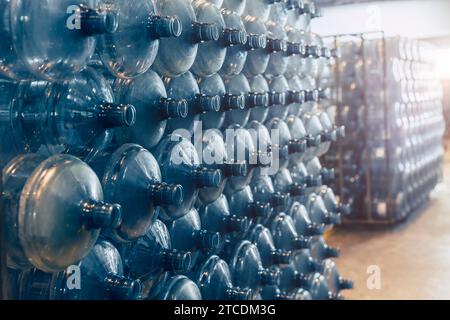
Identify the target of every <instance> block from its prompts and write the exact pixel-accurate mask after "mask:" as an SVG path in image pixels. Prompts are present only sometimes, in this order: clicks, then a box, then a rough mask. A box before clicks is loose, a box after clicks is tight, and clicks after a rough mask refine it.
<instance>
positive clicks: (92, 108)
mask: <svg viewBox="0 0 450 320" xmlns="http://www.w3.org/2000/svg"><path fill="white" fill-rule="evenodd" d="M25 87H26V88H25V90H24V91H23V92H22V96H21V100H20V101H21V103H14V104H13V105H11V106H10V107H8V105H5V106H2V107H3V108H6V109H9V108H12V109H11V110H10V111H9V112H10V114H11V116H12V117H13V118H12V119H10V121H11V125H12V129H13V130H16V131H15V133H14V134H15V136H16V137H17V138H16V139H17V140H16V145H17V148H18V149H21V150H23V151H27V152H30V151H31V152H36V151H38V150H39V151H40V152H44V153H46V154H50V155H52V154H58V153H70V154H72V155H76V156H78V157H80V158H82V159H83V160H86V159H88V158H89V157H91V156H93V155H95V153H96V152H98V150H101V149H102V148H104V147H105V146H107V145H108V144H109V142H110V139H111V138H110V136H111V134H110V132H109V130H112V129H114V128H118V127H130V126H132V125H133V124H134V123H135V118H136V110H135V108H134V107H133V106H132V105H129V104H126V105H123V104H116V103H114V98H113V93H112V90H111V88H110V87H109V85H108V84H107V82H106V80H105V79H104V78H103V77H101V76H100V75H98V74H97V73H96V72H94V71H93V70H92V69H87V70H85V71H83V72H81V73H79V74H78V75H77V76H75V77H74V78H73V79H72V80H70V81H66V82H62V83H55V84H52V83H43V82H35V83H30V84H26V85H25ZM19 152H20V150H19Z"/></svg>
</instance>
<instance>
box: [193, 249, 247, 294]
mask: <svg viewBox="0 0 450 320" xmlns="http://www.w3.org/2000/svg"><path fill="white" fill-rule="evenodd" d="M195 279H196V281H197V284H198V286H199V288H200V290H201V293H202V296H203V299H205V300H252V297H253V294H252V291H251V290H249V289H240V288H238V287H234V286H233V283H232V280H231V274H230V268H229V267H228V264H227V263H226V262H225V261H224V260H222V259H220V258H219V257H218V256H211V257H209V259H208V260H207V261H206V262H205V263H204V265H203V266H202V267H201V269H200V271H199V273H198V275H196V278H195Z"/></svg>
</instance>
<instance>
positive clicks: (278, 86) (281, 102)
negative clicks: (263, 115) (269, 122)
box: [268, 76, 290, 120]
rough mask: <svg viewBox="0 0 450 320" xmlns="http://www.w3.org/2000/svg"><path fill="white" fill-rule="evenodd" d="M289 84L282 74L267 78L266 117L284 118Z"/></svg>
mask: <svg viewBox="0 0 450 320" xmlns="http://www.w3.org/2000/svg"><path fill="white" fill-rule="evenodd" d="M289 89H290V88H289V84H288V82H287V80H286V78H285V77H284V76H277V77H274V78H272V79H271V80H269V115H268V119H272V118H279V119H281V120H284V119H286V117H287V115H288V112H289V109H288V100H287V98H288V95H289Z"/></svg>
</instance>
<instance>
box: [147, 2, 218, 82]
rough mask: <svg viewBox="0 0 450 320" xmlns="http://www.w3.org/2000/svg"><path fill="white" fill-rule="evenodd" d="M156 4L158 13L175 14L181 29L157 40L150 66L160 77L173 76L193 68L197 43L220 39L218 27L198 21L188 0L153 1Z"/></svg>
mask: <svg viewBox="0 0 450 320" xmlns="http://www.w3.org/2000/svg"><path fill="white" fill-rule="evenodd" d="M155 4H156V7H157V9H158V11H159V13H160V14H161V15H164V16H174V17H177V18H178V19H179V20H180V22H181V25H182V27H181V28H182V30H183V31H182V32H181V35H180V36H179V37H177V38H165V39H161V40H160V43H159V51H158V55H157V56H156V59H155V62H154V64H153V67H152V68H153V69H154V70H155V71H156V72H158V73H159V74H160V75H161V76H166V77H176V76H179V75H181V74H183V73H185V72H187V71H188V70H189V69H190V68H191V67H192V65H193V64H194V61H195V58H196V56H197V51H198V44H199V43H201V42H206V41H216V40H218V39H219V36H220V33H219V26H218V25H216V24H215V23H202V22H198V21H197V17H196V15H195V11H194V8H193V7H192V3H191V1H190V0H155Z"/></svg>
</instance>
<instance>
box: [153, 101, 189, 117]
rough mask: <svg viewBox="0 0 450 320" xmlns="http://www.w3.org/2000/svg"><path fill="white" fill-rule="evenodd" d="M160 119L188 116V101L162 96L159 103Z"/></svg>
mask: <svg viewBox="0 0 450 320" xmlns="http://www.w3.org/2000/svg"><path fill="white" fill-rule="evenodd" d="M159 110H160V114H161V118H162V119H177V118H178V119H184V118H186V117H187V116H188V113H189V111H188V103H187V101H186V100H184V99H181V100H174V99H169V98H162V99H161V100H160V103H159Z"/></svg>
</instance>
